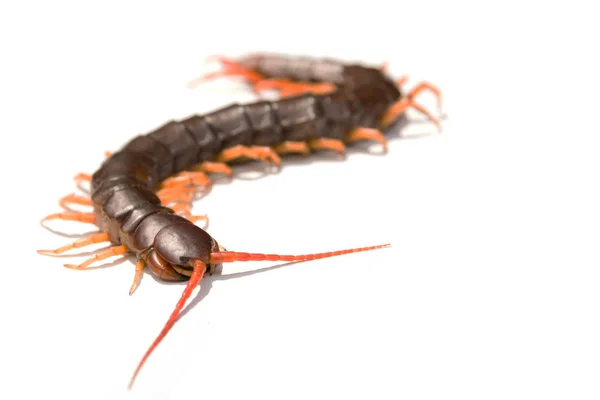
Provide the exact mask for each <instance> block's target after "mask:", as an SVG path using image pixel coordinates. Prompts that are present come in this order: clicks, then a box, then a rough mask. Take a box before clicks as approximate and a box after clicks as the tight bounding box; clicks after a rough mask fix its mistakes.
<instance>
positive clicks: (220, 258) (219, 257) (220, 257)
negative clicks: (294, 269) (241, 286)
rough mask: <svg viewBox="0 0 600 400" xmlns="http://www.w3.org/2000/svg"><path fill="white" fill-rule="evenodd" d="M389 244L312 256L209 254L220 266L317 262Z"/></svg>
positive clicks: (232, 252) (213, 262)
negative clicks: (227, 263) (235, 263)
mask: <svg viewBox="0 0 600 400" xmlns="http://www.w3.org/2000/svg"><path fill="white" fill-rule="evenodd" d="M390 246H391V243H387V244H381V245H377V246H369V247H357V248H355V249H345V250H336V251H329V252H325V253H314V254H300V255H282V254H261V253H242V252H237V251H221V252H213V253H211V254H210V263H211V264H221V263H224V262H236V261H288V262H293V261H308V260H319V259H321V258H328V257H336V256H341V255H344V254H350V253H360V252H363V251H370V250H377V249H383V248H386V247H390Z"/></svg>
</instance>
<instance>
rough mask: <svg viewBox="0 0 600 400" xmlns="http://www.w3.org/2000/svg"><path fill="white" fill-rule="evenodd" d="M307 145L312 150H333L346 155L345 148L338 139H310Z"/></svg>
mask: <svg viewBox="0 0 600 400" xmlns="http://www.w3.org/2000/svg"><path fill="white" fill-rule="evenodd" d="M308 145H309V146H310V148H311V149H313V150H333V151H337V152H338V153H340V154H344V153H346V146H344V143H342V141H341V140H338V139H329V138H318V139H311V140H310V141H309V142H308Z"/></svg>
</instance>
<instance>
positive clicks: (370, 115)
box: [92, 87, 389, 280]
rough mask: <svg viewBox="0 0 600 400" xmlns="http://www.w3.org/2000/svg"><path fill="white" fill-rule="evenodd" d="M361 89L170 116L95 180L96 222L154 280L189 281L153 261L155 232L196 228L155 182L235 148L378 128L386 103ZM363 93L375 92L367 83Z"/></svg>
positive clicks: (339, 137) (123, 151)
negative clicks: (142, 263)
mask: <svg viewBox="0 0 600 400" xmlns="http://www.w3.org/2000/svg"><path fill="white" fill-rule="evenodd" d="M362 91H363V90H362V89H359V90H358V91H357V92H353V91H349V90H343V89H340V90H337V91H334V92H332V93H328V94H322V95H314V94H310V93H307V94H304V95H300V96H296V97H290V98H286V99H282V100H278V101H261V102H256V103H251V104H234V105H231V106H228V107H225V108H222V109H220V110H217V111H214V112H212V113H210V114H208V115H205V116H193V117H190V118H187V119H184V120H182V121H171V122H169V123H167V124H165V125H163V126H161V127H160V128H158V129H157V130H155V131H153V132H151V133H149V134H147V135H143V136H138V137H136V138H134V139H133V140H131V141H130V142H129V143H127V144H126V145H125V146H124V147H123V149H121V150H120V151H118V152H116V153H115V154H113V155H112V156H111V157H109V158H108V159H107V160H106V161H105V163H104V164H103V165H102V166H101V168H100V169H99V170H98V171H97V172H96V173H94V175H93V177H92V201H93V204H94V211H95V216H96V223H97V225H98V226H99V227H100V229H101V230H102V231H105V232H108V233H109V237H110V241H111V242H112V243H114V244H123V245H125V246H126V247H127V248H128V249H129V250H130V251H131V252H133V253H135V254H136V256H137V257H138V258H139V259H141V260H143V261H145V262H146V263H147V264H148V266H149V267H150V268H151V270H152V271H153V272H154V273H155V274H156V275H157V276H158V277H160V278H163V279H169V280H174V279H175V280H176V279H179V278H181V279H185V278H187V277H188V276H189V275H190V274H191V270H189V269H184V270H183V274H182V273H181V272H179V273H178V272H177V271H175V270H174V269H172V268H169V266H168V265H166V264H164V263H160V262H159V261H157V260H156V254H155V252H154V251H153V250H152V248H153V247H157V246H159V245H160V243H161V241H162V240H163V237H164V236H163V235H162V234H161V235H158V233H159V231H161V230H163V229H164V228H166V227H167V226H169V225H173V224H177V225H178V226H180V227H181V228H180V229H183V226H186V228H185V229H187V230H189V231H191V230H193V229H194V228H192V227H187V225H192V226H193V224H192V223H191V222H189V221H188V220H186V219H185V218H183V217H180V216H177V215H174V214H173V212H172V210H170V209H168V208H166V207H164V206H163V205H162V204H161V201H160V199H159V198H158V197H157V196H156V194H155V193H154V191H155V190H156V188H157V187H158V185H159V184H160V183H161V182H162V181H164V180H165V179H167V178H168V177H169V176H171V175H174V174H176V173H178V172H180V171H183V170H185V169H186V168H189V167H190V166H192V165H195V164H199V163H202V162H203V161H214V160H216V159H217V156H218V155H219V154H220V153H221V152H222V151H224V150H226V149H228V148H233V147H235V146H244V147H251V146H268V147H275V146H276V145H278V144H281V143H283V142H286V141H293V142H306V141H309V140H311V139H317V138H322V137H324V138H330V139H336V140H341V141H343V140H344V139H345V137H346V135H347V134H348V133H349V132H351V131H352V130H353V129H354V128H357V127H361V126H375V125H376V123H377V118H378V117H380V113H381V111H382V110H385V108H386V107H387V106H389V104H385V101H382V102H380V103H373V102H372V100H373V99H374V98H375V97H373V96H366V97H364V98H361V96H360V92H362ZM364 91H365V92H371V91H372V90H371V88H368V87H365V90H364ZM198 229H200V228H198ZM163 232H165V231H163ZM163 258H164V257H163ZM173 261H174V260H173ZM176 264H180V263H179V262H176ZM180 271H182V270H181V269H180Z"/></svg>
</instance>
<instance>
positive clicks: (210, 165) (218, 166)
mask: <svg viewBox="0 0 600 400" xmlns="http://www.w3.org/2000/svg"><path fill="white" fill-rule="evenodd" d="M194 169H198V170H200V171H202V172H206V173H214V174H224V175H227V176H232V175H233V171H232V170H231V167H229V165H227V164H225V163H223V162H212V161H205V162H203V163H202V164H200V165H198V166H195V167H194Z"/></svg>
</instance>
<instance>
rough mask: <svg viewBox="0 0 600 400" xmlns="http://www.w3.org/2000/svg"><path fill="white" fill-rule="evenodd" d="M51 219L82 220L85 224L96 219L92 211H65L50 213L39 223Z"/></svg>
mask: <svg viewBox="0 0 600 400" xmlns="http://www.w3.org/2000/svg"><path fill="white" fill-rule="evenodd" d="M53 219H60V220H63V221H76V222H84V223H86V224H93V223H95V221H96V217H95V216H94V213H82V212H75V211H65V212H61V213H56V214H50V215H48V216H47V217H45V218H44V219H42V220H41V221H40V223H44V222H46V221H50V220H53Z"/></svg>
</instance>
